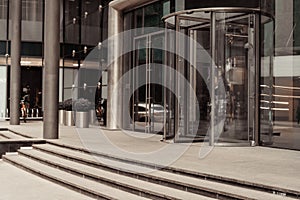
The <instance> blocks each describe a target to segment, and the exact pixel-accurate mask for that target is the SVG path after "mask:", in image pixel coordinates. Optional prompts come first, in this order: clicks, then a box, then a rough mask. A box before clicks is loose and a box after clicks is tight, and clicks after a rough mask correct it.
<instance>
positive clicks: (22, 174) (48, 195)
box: [0, 160, 92, 200]
mask: <svg viewBox="0 0 300 200" xmlns="http://www.w3.org/2000/svg"><path fill="white" fill-rule="evenodd" d="M0 180H1V187H0V200H10V199H13V200H25V199H26V200H27V199H28V200H29V199H36V200H37V199H38V200H53V199H55V200H65V199H72V200H89V199H92V198H89V197H88V196H85V195H83V194H80V193H78V192H75V191H72V190H69V189H67V188H65V187H62V186H60V185H57V184H55V183H52V182H50V181H47V180H45V179H43V178H40V177H38V176H34V175H33V174H31V173H28V172H26V171H24V170H22V169H19V168H17V167H14V166H12V165H10V164H8V163H6V162H3V161H2V160H0Z"/></svg>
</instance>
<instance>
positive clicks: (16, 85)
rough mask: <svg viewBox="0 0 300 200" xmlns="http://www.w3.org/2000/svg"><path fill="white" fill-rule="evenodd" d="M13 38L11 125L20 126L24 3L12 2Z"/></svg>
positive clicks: (16, 0) (15, 0)
mask: <svg viewBox="0 0 300 200" xmlns="http://www.w3.org/2000/svg"><path fill="white" fill-rule="evenodd" d="M11 7H12V9H11V11H12V14H11V17H12V29H11V30H12V33H13V34H12V38H11V68H10V71H11V73H10V124H11V125H19V124H20V92H21V64H20V62H21V18H22V8H21V7H22V1H21V0H14V1H11Z"/></svg>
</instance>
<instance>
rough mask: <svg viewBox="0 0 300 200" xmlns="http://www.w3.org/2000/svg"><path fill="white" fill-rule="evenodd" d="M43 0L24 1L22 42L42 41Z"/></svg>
mask: <svg viewBox="0 0 300 200" xmlns="http://www.w3.org/2000/svg"><path fill="white" fill-rule="evenodd" d="M43 6H44V1H43V0H25V1H22V41H42V38H43Z"/></svg>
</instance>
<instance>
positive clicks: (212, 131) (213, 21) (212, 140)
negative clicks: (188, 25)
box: [209, 12, 216, 146]
mask: <svg viewBox="0 0 300 200" xmlns="http://www.w3.org/2000/svg"><path fill="white" fill-rule="evenodd" d="M210 37H211V43H210V45H211V91H212V92H211V113H210V116H211V117H210V120H211V121H210V123H211V125H210V135H209V145H210V146H214V144H215V106H216V105H215V96H216V93H215V62H216V13H215V12H211V27H210Z"/></svg>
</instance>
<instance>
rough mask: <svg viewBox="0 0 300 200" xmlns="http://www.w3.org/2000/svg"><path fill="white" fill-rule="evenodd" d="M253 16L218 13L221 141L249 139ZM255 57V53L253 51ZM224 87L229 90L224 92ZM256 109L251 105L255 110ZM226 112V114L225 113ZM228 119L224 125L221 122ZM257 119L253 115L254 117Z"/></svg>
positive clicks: (217, 73)
mask: <svg viewBox="0 0 300 200" xmlns="http://www.w3.org/2000/svg"><path fill="white" fill-rule="evenodd" d="M249 20H250V18H249V15H248V14H243V13H216V44H217V45H218V46H217V47H216V60H215V61H216V66H217V68H216V72H215V73H216V76H217V77H218V81H217V85H216V87H217V89H216V101H215V102H214V103H215V110H216V113H215V116H216V119H217V120H216V122H215V127H216V128H217V130H215V133H219V134H220V135H218V134H215V137H219V139H218V141H217V138H216V141H217V142H238V143H241V142H248V141H249V130H248V127H249V125H250V123H249V120H251V119H250V117H249V114H250V113H249V112H250V106H249V98H250V96H249V92H250V90H249V86H250V85H249V83H251V84H255V81H253V80H249V63H248V56H249V55H248V53H249V51H248V50H247V49H249V47H250V46H251V48H253V47H254V46H253V45H254V44H251V43H250V41H249V38H250V37H252V36H250V35H249ZM252 56H254V55H253V53H252ZM222 87H224V89H225V91H222ZM253 109H254V108H253V107H251V113H253V112H252V110H253ZM223 113H224V114H225V116H223ZM223 120H225V124H224V126H219V125H221V124H222V123H221V122H222V121H223ZM252 120H253V118H252Z"/></svg>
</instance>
